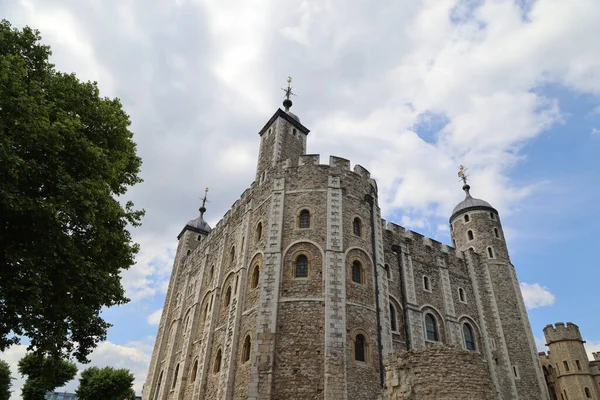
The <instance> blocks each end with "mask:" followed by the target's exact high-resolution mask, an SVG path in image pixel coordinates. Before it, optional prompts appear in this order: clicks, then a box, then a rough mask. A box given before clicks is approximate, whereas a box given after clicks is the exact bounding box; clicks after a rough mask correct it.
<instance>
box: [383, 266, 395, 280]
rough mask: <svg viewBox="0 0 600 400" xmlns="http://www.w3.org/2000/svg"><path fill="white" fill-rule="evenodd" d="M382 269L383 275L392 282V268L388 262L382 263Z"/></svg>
mask: <svg viewBox="0 0 600 400" xmlns="http://www.w3.org/2000/svg"><path fill="white" fill-rule="evenodd" d="M383 269H384V270H385V276H386V278H387V280H388V281H390V282H393V281H394V276H393V275H392V269H391V268H390V264H383Z"/></svg>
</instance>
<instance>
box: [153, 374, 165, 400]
mask: <svg viewBox="0 0 600 400" xmlns="http://www.w3.org/2000/svg"><path fill="white" fill-rule="evenodd" d="M162 378H163V371H161V372H160V375H159V376H158V383H157V384H156V392H154V400H157V399H158V395H159V394H160V385H161V383H162Z"/></svg>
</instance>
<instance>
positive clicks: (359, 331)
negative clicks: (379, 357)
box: [350, 328, 371, 366]
mask: <svg viewBox="0 0 600 400" xmlns="http://www.w3.org/2000/svg"><path fill="white" fill-rule="evenodd" d="M358 335H361V336H362V337H363V338H364V356H365V359H364V361H362V360H357V359H356V337H357V336H358ZM350 338H351V341H352V361H353V362H354V364H355V365H363V366H366V365H369V364H370V362H371V357H370V355H371V354H370V350H371V344H370V343H371V341H370V339H369V335H368V334H367V332H366V331H365V330H364V329H361V328H357V329H354V331H352V335H351V336H350Z"/></svg>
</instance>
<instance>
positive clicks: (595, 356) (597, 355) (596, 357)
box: [592, 351, 600, 361]
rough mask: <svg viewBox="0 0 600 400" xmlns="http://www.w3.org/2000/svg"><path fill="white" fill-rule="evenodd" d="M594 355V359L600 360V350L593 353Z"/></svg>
mask: <svg viewBox="0 0 600 400" xmlns="http://www.w3.org/2000/svg"><path fill="white" fill-rule="evenodd" d="M592 356H594V361H600V351H598V352H595V353H592Z"/></svg>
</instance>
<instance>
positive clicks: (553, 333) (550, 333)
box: [544, 322, 583, 345]
mask: <svg viewBox="0 0 600 400" xmlns="http://www.w3.org/2000/svg"><path fill="white" fill-rule="evenodd" d="M544 337H545V338H546V344H548V345H549V344H551V343H554V342H560V341H563V340H576V341H578V342H582V343H583V339H582V338H581V333H580V332H579V327H578V326H577V325H575V324H574V323H572V322H567V324H566V325H565V324H564V322H557V323H556V324H554V326H552V324H549V325H546V327H545V328H544Z"/></svg>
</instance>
